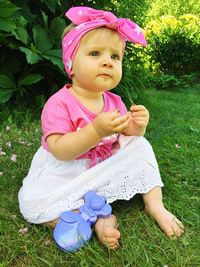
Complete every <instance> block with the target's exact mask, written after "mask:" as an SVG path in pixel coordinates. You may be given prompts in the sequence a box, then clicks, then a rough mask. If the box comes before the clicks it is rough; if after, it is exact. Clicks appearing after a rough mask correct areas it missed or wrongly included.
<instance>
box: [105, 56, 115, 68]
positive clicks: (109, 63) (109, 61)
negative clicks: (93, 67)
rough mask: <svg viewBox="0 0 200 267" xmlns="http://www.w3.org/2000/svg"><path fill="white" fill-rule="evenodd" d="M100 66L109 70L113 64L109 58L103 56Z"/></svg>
mask: <svg viewBox="0 0 200 267" xmlns="http://www.w3.org/2000/svg"><path fill="white" fill-rule="evenodd" d="M102 66H103V67H109V68H111V67H112V66H113V62H112V59H111V57H110V56H105V57H104V58H103V59H102Z"/></svg>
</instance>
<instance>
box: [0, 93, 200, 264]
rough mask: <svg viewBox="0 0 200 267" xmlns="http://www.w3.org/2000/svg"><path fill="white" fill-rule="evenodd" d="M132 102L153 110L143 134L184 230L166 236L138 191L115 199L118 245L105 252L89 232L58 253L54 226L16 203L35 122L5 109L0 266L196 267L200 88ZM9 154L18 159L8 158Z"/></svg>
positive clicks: (34, 140)
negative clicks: (30, 219) (80, 244)
mask: <svg viewBox="0 0 200 267" xmlns="http://www.w3.org/2000/svg"><path fill="white" fill-rule="evenodd" d="M137 102H138V104H141V103H142V104H145V105H146V106H147V108H148V109H149V110H150V114H151V119H150V124H149V127H148V130H147V134H146V136H147V138H148V139H149V140H150V142H151V144H152V145H153V147H154V150H155V153H156V156H157V159H158V162H159V165H160V171H161V174H162V177H163V181H164V183H165V187H164V190H163V191H164V201H165V204H166V206H167V208H168V209H170V210H171V211H172V212H174V213H175V214H176V215H177V217H178V218H180V219H181V220H182V221H183V222H184V224H185V226H186V233H185V235H184V236H183V237H182V238H180V239H178V240H175V241H171V240H169V239H167V238H166V237H165V236H164V235H163V234H162V233H161V231H160V230H159V228H158V227H157V225H156V224H155V223H154V222H153V221H152V220H151V219H150V218H149V217H148V216H147V215H145V213H144V212H143V203H142V199H141V196H136V197H135V198H133V199H132V200H131V201H129V202H127V201H119V202H116V203H114V204H113V210H114V213H115V214H116V215H117V216H118V220H119V229H120V231H121V236H122V238H121V241H120V249H118V250H117V251H109V250H107V249H106V248H104V247H102V246H100V245H99V242H98V241H97V239H96V238H95V235H94V237H93V238H92V240H91V242H90V243H89V245H88V246H86V247H84V248H83V249H81V250H80V251H79V252H77V253H76V254H65V253H63V252H61V251H60V250H59V249H58V248H57V246H56V245H55V243H54V241H53V239H52V233H51V230H49V229H48V228H47V227H45V226H42V225H31V224H28V223H26V222H25V221H24V219H23V218H22V216H21V215H20V213H19V208H18V202H17V194H18V190H19V188H20V186H21V183H22V179H23V178H24V176H25V175H26V173H27V171H28V168H29V166H30V162H31V159H32V156H33V154H34V153H35V151H36V150H37V148H38V147H39V145H40V136H41V131H40V121H39V119H36V120H33V116H32V115H30V114H29V115H27V114H20V113H19V111H18V113H19V114H20V115H19V114H18V115H16V114H13V115H12V114H9V113H8V112H3V113H2V114H1V115H2V116H3V117H4V120H3V121H2V123H1V126H0V137H1V138H0V140H1V141H0V148H1V152H4V153H2V155H0V190H1V194H0V235H1V237H0V262H1V264H0V266H20V267H21V266H70V267H71V266H73V267H77V266H84V267H87V266H89V267H90V266H92V267H94V266H99V267H100V266H105V267H110V266H114V267H125V266H126V267H128V266H130V267H133V266H138V267H151V266H152V267H157V266H161V267H164V266H168V267H172V266H173V267H188V266H189V267H190V266H191V267H197V266H200V256H199V255H200V246H199V237H200V235H199V225H200V204H199V203H200V167H199V166H200V164H199V163H200V153H199V150H200V116H199V114H200V94H199V93H198V92H196V93H195V92H192V93H190V92H189V91H187V92H183V91H182V92H180V91H179V92H164V91H154V90H150V91H146V92H145V93H144V96H143V100H140V101H139V100H137ZM11 115H12V116H11ZM38 117H39V116H37V118H38ZM13 155H16V161H13V160H11V157H12V156H13ZM26 228H28V229H26ZM19 231H20V232H21V233H20V232H19Z"/></svg>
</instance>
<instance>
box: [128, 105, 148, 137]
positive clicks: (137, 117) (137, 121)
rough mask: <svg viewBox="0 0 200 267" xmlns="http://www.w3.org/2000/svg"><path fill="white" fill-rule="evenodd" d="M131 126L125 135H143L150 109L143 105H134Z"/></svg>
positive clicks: (131, 108) (130, 120)
mask: <svg viewBox="0 0 200 267" xmlns="http://www.w3.org/2000/svg"><path fill="white" fill-rule="evenodd" d="M130 111H131V115H130V119H129V128H128V130H127V131H126V132H125V135H135V136H143V135H144V134H145V131H146V127H147V125H148V122H149V111H148V110H147V109H146V108H145V107H144V106H142V105H132V106H131V107H130Z"/></svg>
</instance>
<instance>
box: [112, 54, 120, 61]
mask: <svg viewBox="0 0 200 267" xmlns="http://www.w3.org/2000/svg"><path fill="white" fill-rule="evenodd" d="M111 58H112V59H114V60H120V56H119V55H118V54H113V55H112V56H111Z"/></svg>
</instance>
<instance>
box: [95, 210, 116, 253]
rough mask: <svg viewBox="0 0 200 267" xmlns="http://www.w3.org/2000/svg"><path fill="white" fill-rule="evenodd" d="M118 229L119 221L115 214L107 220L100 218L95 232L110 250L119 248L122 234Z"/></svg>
mask: <svg viewBox="0 0 200 267" xmlns="http://www.w3.org/2000/svg"><path fill="white" fill-rule="evenodd" d="M116 228H117V219H116V216H115V215H113V214H111V215H110V216H109V217H107V218H99V219H98V221H97V222H96V224H95V231H96V234H97V237H98V239H99V241H100V242H101V243H102V244H103V245H104V246H106V247H108V248H110V249H116V248H117V247H118V246H119V243H118V240H119V238H120V232H119V231H118V230H117V229H116Z"/></svg>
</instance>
